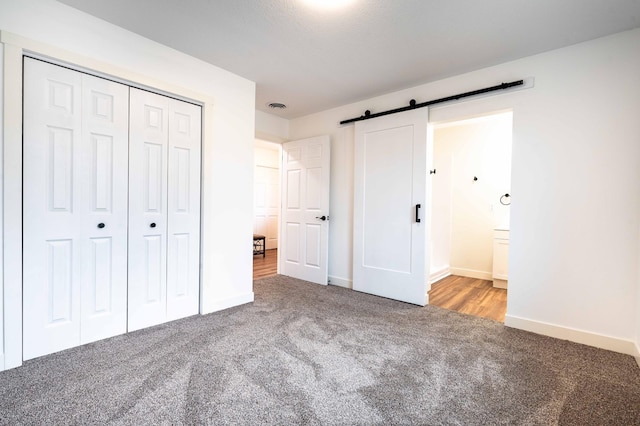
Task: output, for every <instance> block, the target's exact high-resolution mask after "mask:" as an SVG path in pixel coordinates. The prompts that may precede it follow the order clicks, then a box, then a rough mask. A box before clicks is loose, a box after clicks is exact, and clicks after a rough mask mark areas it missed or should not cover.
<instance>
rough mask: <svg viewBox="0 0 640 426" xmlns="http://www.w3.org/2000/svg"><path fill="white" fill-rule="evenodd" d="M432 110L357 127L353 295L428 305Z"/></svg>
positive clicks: (373, 121)
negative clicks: (429, 158)
mask: <svg viewBox="0 0 640 426" xmlns="http://www.w3.org/2000/svg"><path fill="white" fill-rule="evenodd" d="M427 122H428V113H427V109H426V108H423V109H417V110H412V111H408V112H404V113H400V114H393V115H389V116H385V117H380V118H375V119H371V120H366V121H360V122H357V123H356V129H355V132H356V134H355V151H354V156H355V167H354V240H353V244H354V250H353V289H354V290H357V291H362V292H365V293H371V294H375V295H378V296H383V297H387V298H390V299H395V300H400V301H403V302H408V303H413V304H416V305H421V306H424V305H425V304H426V303H427V282H428V276H429V271H428V261H427V253H426V249H427V241H428V233H429V231H430V229H429V223H430V222H429V217H428V214H429V212H430V210H431V209H430V207H429V206H428V205H427V201H428V200H430V197H428V196H427V190H428V188H427V173H428V172H427Z"/></svg>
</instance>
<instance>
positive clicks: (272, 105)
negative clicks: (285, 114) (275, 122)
mask: <svg viewBox="0 0 640 426" xmlns="http://www.w3.org/2000/svg"><path fill="white" fill-rule="evenodd" d="M267 106H268V107H269V108H273V109H285V108H286V107H287V106H286V105H285V104H281V103H280V102H270V103H268V104H267Z"/></svg>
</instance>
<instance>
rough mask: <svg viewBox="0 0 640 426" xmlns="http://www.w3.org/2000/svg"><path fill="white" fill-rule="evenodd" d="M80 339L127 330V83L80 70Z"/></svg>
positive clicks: (87, 341)
mask: <svg viewBox="0 0 640 426" xmlns="http://www.w3.org/2000/svg"><path fill="white" fill-rule="evenodd" d="M82 98H83V99H82V145H83V149H82V155H83V157H84V158H83V160H82V163H81V164H80V165H79V167H77V168H75V170H76V171H77V173H76V178H75V179H79V181H80V183H81V188H82V189H81V190H82V194H81V204H80V205H78V206H77V207H78V208H79V210H80V215H81V219H82V220H81V222H80V223H81V225H82V240H81V246H80V250H81V251H82V266H81V280H82V290H81V293H82V296H81V297H82V305H81V306H82V309H81V314H82V317H81V331H80V341H81V343H82V344H84V343H89V342H93V341H96V340H100V339H105V338H107V337H111V336H115V335H117V334H121V333H124V332H126V331H127V215H128V213H127V212H128V205H127V202H128V173H127V171H128V159H129V143H128V142H129V134H128V127H129V87H127V86H125V85H122V84H118V83H114V82H111V81H108V80H105V79H102V78H97V77H93V76H89V75H86V74H83V75H82Z"/></svg>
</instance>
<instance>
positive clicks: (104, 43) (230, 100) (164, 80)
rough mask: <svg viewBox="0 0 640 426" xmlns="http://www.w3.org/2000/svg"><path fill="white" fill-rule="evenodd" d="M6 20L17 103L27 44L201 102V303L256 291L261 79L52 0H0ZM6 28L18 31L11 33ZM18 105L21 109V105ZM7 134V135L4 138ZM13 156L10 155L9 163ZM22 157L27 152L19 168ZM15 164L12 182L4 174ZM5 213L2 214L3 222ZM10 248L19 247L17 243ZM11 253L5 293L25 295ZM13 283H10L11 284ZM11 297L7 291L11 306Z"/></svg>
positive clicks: (206, 306) (211, 307) (246, 297)
mask: <svg viewBox="0 0 640 426" xmlns="http://www.w3.org/2000/svg"><path fill="white" fill-rule="evenodd" d="M0 29H2V30H3V31H4V33H3V40H5V42H7V40H9V41H8V42H7V44H5V64H4V68H5V70H6V69H7V68H6V67H7V66H9V65H8V64H7V57H8V56H7V55H8V54H9V53H11V55H12V56H11V58H12V64H11V68H10V69H11V76H10V77H8V75H9V74H7V75H5V86H4V89H5V90H7V89H9V88H10V89H11V93H12V94H11V96H9V95H7V96H5V102H11V104H12V105H20V102H21V101H20V93H19V88H20V87H21V85H22V84H21V77H20V73H19V67H20V65H19V62H18V61H17V60H16V56H17V54H19V53H20V52H21V50H20V49H21V48H25V47H26V48H27V49H29V50H36V51H40V52H41V53H42V52H45V53H46V54H48V55H50V56H53V57H55V58H57V59H63V60H65V61H68V62H72V63H75V64H79V65H82V66H84V67H86V68H90V69H94V70H95V69H97V70H99V71H101V72H103V73H105V74H110V75H114V76H116V77H118V78H122V79H125V80H129V81H133V82H135V83H138V84H142V85H146V86H149V87H155V88H160V89H162V90H163V91H165V92H171V93H176V94H179V95H182V96H186V97H189V98H191V99H194V100H198V101H201V102H203V104H204V121H203V128H204V140H203V187H202V191H203V219H202V222H203V223H202V239H203V249H202V250H203V252H202V290H201V291H202V311H203V312H205V313H206V312H212V311H215V310H218V309H223V308H226V307H229V306H233V305H237V304H240V303H246V302H249V301H252V300H253V291H252V273H251V271H252V266H251V265H252V257H251V247H252V237H251V234H252V232H251V231H252V222H253V198H252V194H253V166H254V165H253V144H254V133H255V131H254V124H255V100H254V99H255V84H254V83H253V82H251V81H248V80H246V79H243V78H241V77H238V76H236V75H233V74H231V73H229V72H227V71H224V70H222V69H220V68H217V67H214V66H212V65H210V64H207V63H204V62H202V61H200V60H197V59H195V58H193V57H190V56H187V55H184V54H182V53H179V52H177V51H175V50H173V49H170V48H167V47H165V46H162V45H160V44H157V43H155V42H152V41H150V40H148V39H145V38H143V37H140V36H138V35H135V34H133V33H131V32H129V31H126V30H123V29H121V28H119V27H116V26H114V25H111V24H109V23H107V22H105V21H101V20H99V19H96V18H93V17H91V16H89V15H87V14H84V13H82V12H79V11H77V10H75V9H72V8H70V7H68V6H66V5H63V4H60V3H58V2H56V1H53V0H20V1H13V0H0ZM6 32H9V33H13V34H17V35H18V36H19V37H13V36H7V33H6ZM7 79H9V80H7ZM5 107H6V105H5ZM7 109H8V108H7ZM12 114H14V116H15V114H19V111H14V112H12ZM14 121H17V120H14ZM5 124H7V123H5ZM10 124H11V125H9V124H7V125H6V126H5V127H3V133H4V134H5V136H6V135H7V134H11V135H13V137H14V140H13V141H12V143H13V144H17V145H19V143H20V142H19V138H17V139H18V141H17V143H16V141H15V139H16V138H15V135H16V131H17V130H16V128H17V127H18V126H19V125H20V124H19V123H10ZM18 135H19V133H18ZM5 143H6V144H9V140H8V139H6V138H5ZM15 148H19V147H14V146H13V145H12V146H11V147H9V146H7V145H5V146H4V152H5V154H6V153H7V152H8V151H10V152H12V153H13V154H12V155H14V156H18V159H19V158H20V157H19V155H20V154H19V149H15ZM16 151H17V152H18V154H15V153H16ZM7 161H8V160H7V159H6V158H5V166H6V165H7ZM19 164H21V161H18V166H17V167H18V169H17V171H20V169H19V167H20V166H19ZM9 172H11V173H12V174H11V176H12V181H11V182H7V181H8V180H9V177H8V176H9V175H8V173H9ZM4 173H5V176H6V179H5V182H4V184H5V185H4V189H5V193H4V197H5V216H7V211H8V212H9V213H10V216H11V217H12V220H14V221H15V216H19V215H16V214H14V213H15V212H19V211H20V206H19V197H20V193H19V192H18V200H17V202H16V197H15V196H14V195H15V194H16V191H20V189H19V188H20V175H19V174H17V173H16V170H14V168H13V167H10V170H7V169H5V170H4ZM230 183H232V184H230ZM7 188H10V189H11V197H12V198H11V202H12V204H11V205H10V204H9V203H8V202H7V198H6V197H9V193H8V192H6V191H7ZM16 188H18V189H16ZM7 220H8V219H7V217H5V224H6V223H7V222H6V221H7ZM18 226H19V224H18ZM6 229H9V228H5V230H6ZM18 229H21V227H18ZM12 232H13V231H12ZM3 237H4V239H5V244H6V241H7V239H8V238H9V237H8V234H7V233H6V232H5V233H4V234H3ZM11 238H12V241H15V239H16V238H18V239H19V234H18V237H16V236H15V232H14V233H13V234H12V236H11ZM13 248H14V252H17V253H20V251H21V249H20V247H19V246H17V247H13ZM7 252H8V250H6V251H5V253H7ZM6 262H8V261H7V257H6V256H5V265H4V266H5V284H6V285H5V296H6V295H7V291H8V290H9V293H10V294H11V297H14V298H15V297H19V293H20V292H19V289H20V288H21V283H20V281H19V280H16V279H13V278H15V277H16V276H17V277H18V278H19V277H20V271H19V269H18V270H17V271H13V275H12V277H13V278H12V279H11V280H9V281H7V280H6V277H7V276H8V275H7V267H8V266H9V263H6ZM10 263H11V265H12V266H11V267H12V268H14V269H16V266H15V264H17V265H18V266H17V268H19V264H20V262H15V261H11V262H10ZM9 285H10V286H12V287H11V288H8V286H9ZM15 302H16V301H14V303H15ZM9 304H10V303H9V301H8V300H6V304H5V308H6V307H7V306H9ZM19 306H21V303H19ZM12 309H13V308H12ZM5 313H6V312H5ZM12 316H15V317H16V318H13V317H12V318H9V319H10V320H11V324H12V325H11V330H12V331H11V333H12V334H11V336H12V337H11V339H12V340H11V341H12V342H14V343H15V339H19V338H20V332H19V330H18V328H19V327H20V319H19V316H18V315H14V314H13V313H12ZM7 324H8V323H7ZM14 329H15V330H14ZM5 330H7V329H5ZM8 345H9V343H7V353H9V349H8ZM16 346H19V347H21V344H20V345H13V349H12V355H11V362H9V361H8V359H9V357H8V356H7V365H8V366H13V365H16V362H19V360H20V359H21V355H20V352H16V350H18V349H16Z"/></svg>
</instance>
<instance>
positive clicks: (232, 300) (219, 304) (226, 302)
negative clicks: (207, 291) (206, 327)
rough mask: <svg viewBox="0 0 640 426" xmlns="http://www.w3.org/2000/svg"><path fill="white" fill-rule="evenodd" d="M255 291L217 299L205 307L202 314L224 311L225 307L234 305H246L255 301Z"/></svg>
mask: <svg viewBox="0 0 640 426" xmlns="http://www.w3.org/2000/svg"><path fill="white" fill-rule="evenodd" d="M253 298H254V296H253V292H250V293H245V294H238V295H236V296H232V297H227V298H225V299H215V300H213V301H212V302H211V303H209V304H208V306H207V307H206V309H205V312H203V313H202V314H203V315H205V314H210V313H212V312H217V311H222V310H224V309H229V308H233V307H234V306H239V305H244V304H245V303H251V302H253Z"/></svg>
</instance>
